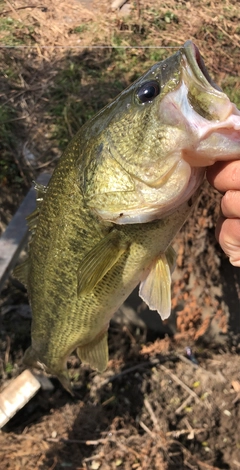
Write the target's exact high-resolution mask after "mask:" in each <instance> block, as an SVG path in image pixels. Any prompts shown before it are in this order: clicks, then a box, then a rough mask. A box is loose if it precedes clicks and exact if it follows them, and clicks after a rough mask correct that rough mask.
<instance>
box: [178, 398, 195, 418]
mask: <svg viewBox="0 0 240 470" xmlns="http://www.w3.org/2000/svg"><path fill="white" fill-rule="evenodd" d="M191 401H192V396H191V395H190V396H188V397H187V398H186V400H184V401H183V402H182V404H181V405H180V406H179V407H178V408H177V409H176V411H175V414H176V415H179V414H180V413H181V411H182V410H183V409H184V408H185V406H187V405H188V404H189V403H190V402H191Z"/></svg>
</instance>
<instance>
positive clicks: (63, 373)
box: [23, 346, 74, 396]
mask: <svg viewBox="0 0 240 470" xmlns="http://www.w3.org/2000/svg"><path fill="white" fill-rule="evenodd" d="M59 362H62V361H60V360H59ZM23 363H24V364H25V365H26V366H27V367H30V368H37V369H41V370H44V371H45V372H47V373H51V374H53V375H56V376H57V378H58V380H59V381H60V382H61V384H62V386H63V387H64V388H65V390H67V392H69V393H70V394H71V395H72V396H74V394H73V389H72V385H71V382H70V380H69V375H68V371H67V369H65V370H64V367H61V368H60V367H57V368H56V367H47V366H46V365H45V364H44V363H43V362H41V361H40V360H39V355H38V352H37V351H36V350H35V349H34V348H33V347H32V346H30V347H29V348H28V349H27V350H26V351H25V354H24V357H23ZM59 365H61V364H59Z"/></svg>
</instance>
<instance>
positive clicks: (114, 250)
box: [78, 231, 128, 295]
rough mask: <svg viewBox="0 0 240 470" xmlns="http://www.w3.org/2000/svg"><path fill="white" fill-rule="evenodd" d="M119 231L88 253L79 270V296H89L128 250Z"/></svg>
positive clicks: (111, 234)
mask: <svg viewBox="0 0 240 470" xmlns="http://www.w3.org/2000/svg"><path fill="white" fill-rule="evenodd" d="M127 246H128V244H127V242H126V240H124V239H123V237H122V235H121V233H120V232H118V231H113V232H110V233H109V234H108V235H107V236H106V237H105V238H103V239H102V240H101V241H100V242H99V243H98V244H97V245H96V246H94V248H93V249H92V250H91V251H89V253H87V255H86V256H85V257H84V258H83V260H82V261H81V264H80V266H79V269H78V295H87V294H89V292H91V290H92V289H93V288H94V287H95V286H96V284H98V283H99V282H100V281H101V279H102V278H103V277H104V276H105V274H107V272H108V271H109V270H110V269H111V268H112V267H113V266H114V264H116V262H117V261H118V259H119V258H120V256H121V255H122V254H123V253H124V251H126V249H127Z"/></svg>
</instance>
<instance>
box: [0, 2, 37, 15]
mask: <svg viewBox="0 0 240 470" xmlns="http://www.w3.org/2000/svg"><path fill="white" fill-rule="evenodd" d="M6 3H8V4H9V2H6ZM9 6H10V5H9ZM26 8H39V9H40V10H42V11H45V10H46V7H45V6H44V5H42V6H36V5H28V6H26V7H18V8H15V9H14V10H13V7H12V6H11V9H10V10H4V11H2V12H1V15H6V13H10V12H11V11H14V12H15V11H16V12H17V11H18V10H25V9H26Z"/></svg>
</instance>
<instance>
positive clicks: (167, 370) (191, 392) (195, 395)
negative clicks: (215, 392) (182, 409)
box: [159, 364, 206, 406]
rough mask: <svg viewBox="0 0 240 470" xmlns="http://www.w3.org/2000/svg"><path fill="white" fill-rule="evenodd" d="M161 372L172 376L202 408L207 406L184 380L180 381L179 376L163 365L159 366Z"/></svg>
mask: <svg viewBox="0 0 240 470" xmlns="http://www.w3.org/2000/svg"><path fill="white" fill-rule="evenodd" d="M159 367H160V369H161V370H163V371H164V372H165V373H166V374H168V375H170V377H171V378H172V379H173V380H174V382H176V383H177V384H178V385H180V386H181V387H182V388H183V389H184V390H185V391H186V392H187V393H188V394H189V395H191V396H192V397H193V398H195V400H196V401H197V402H198V403H199V404H200V405H202V406H206V405H205V403H203V402H201V400H200V398H199V397H198V395H197V394H196V393H195V392H194V391H193V390H192V389H191V388H189V387H188V386H187V385H186V384H185V383H184V382H183V381H182V380H180V379H179V378H178V377H177V375H175V374H173V372H171V371H170V369H168V368H167V367H165V366H163V365H162V364H161V365H160V366H159Z"/></svg>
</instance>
